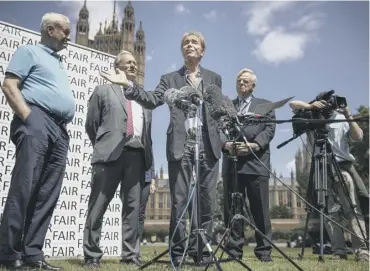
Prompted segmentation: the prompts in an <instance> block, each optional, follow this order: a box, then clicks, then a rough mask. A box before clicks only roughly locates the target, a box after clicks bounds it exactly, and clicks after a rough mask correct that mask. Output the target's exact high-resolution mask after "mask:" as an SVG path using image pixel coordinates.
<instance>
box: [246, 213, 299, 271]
mask: <svg viewBox="0 0 370 271" xmlns="http://www.w3.org/2000/svg"><path fill="white" fill-rule="evenodd" d="M243 219H244V221H246V222H247V223H248V225H249V226H251V227H252V228H253V229H254V230H255V231H256V232H257V233H258V234H259V235H260V236H261V237H262V238H264V239H265V240H266V241H267V242H268V243H269V244H270V245H271V246H273V247H274V248H275V249H276V250H277V251H279V252H280V254H281V255H282V256H283V257H284V258H285V259H287V260H288V261H289V262H290V263H291V264H292V265H294V266H295V267H296V268H297V269H298V270H300V271H303V269H302V268H301V267H300V266H299V265H298V264H296V263H295V262H294V261H293V260H292V259H290V258H289V257H288V255H286V254H285V253H284V252H283V251H282V250H281V249H280V248H279V247H277V246H276V245H275V244H274V243H273V242H272V241H271V240H269V239H268V238H267V237H266V235H264V234H263V233H262V232H261V231H260V230H259V229H258V228H257V227H256V226H255V225H253V223H251V222H250V221H249V220H248V219H247V218H246V217H244V216H243Z"/></svg>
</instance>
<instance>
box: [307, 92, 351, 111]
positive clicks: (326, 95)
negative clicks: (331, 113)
mask: <svg viewBox="0 0 370 271" xmlns="http://www.w3.org/2000/svg"><path fill="white" fill-rule="evenodd" d="M333 94H334V90H330V91H328V92H323V93H320V94H319V95H317V97H316V99H315V100H314V101H312V102H310V104H311V103H313V102H316V101H325V102H327V103H328V104H329V105H330V107H329V108H328V109H327V110H336V109H338V108H345V107H346V106H347V100H346V98H344V97H340V96H338V95H333Z"/></svg>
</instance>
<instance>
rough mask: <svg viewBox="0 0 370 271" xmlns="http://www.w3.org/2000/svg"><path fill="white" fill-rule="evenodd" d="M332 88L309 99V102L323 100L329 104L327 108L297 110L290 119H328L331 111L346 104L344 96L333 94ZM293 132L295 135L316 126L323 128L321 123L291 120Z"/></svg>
mask: <svg viewBox="0 0 370 271" xmlns="http://www.w3.org/2000/svg"><path fill="white" fill-rule="evenodd" d="M333 94H334V90H330V91H327V92H322V93H320V94H319V95H317V97H316V99H315V100H313V101H311V102H310V104H312V103H314V102H316V101H325V102H327V103H328V104H329V107H328V108H325V109H320V110H307V109H305V110H298V111H297V112H296V113H295V115H294V116H293V117H292V119H308V120H310V119H328V118H329V116H330V115H331V114H332V112H333V111H334V110H336V109H339V108H345V107H346V106H347V100H346V98H345V97H340V96H337V95H333ZM292 126H293V132H294V134H295V135H298V134H302V133H304V132H305V131H309V130H314V129H316V128H323V126H324V125H322V124H314V123H310V122H309V121H307V122H305V123H298V122H293V123H292Z"/></svg>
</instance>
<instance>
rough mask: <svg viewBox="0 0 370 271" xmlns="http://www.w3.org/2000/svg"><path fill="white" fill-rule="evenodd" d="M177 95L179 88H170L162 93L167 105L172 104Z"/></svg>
mask: <svg viewBox="0 0 370 271" xmlns="http://www.w3.org/2000/svg"><path fill="white" fill-rule="evenodd" d="M178 95H179V90H177V89H174V88H170V89H168V90H167V91H166V92H165V93H164V101H165V103H166V104H168V105H171V106H172V105H174V104H175V102H176V99H177V96H178Z"/></svg>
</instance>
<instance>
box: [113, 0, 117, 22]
mask: <svg viewBox="0 0 370 271" xmlns="http://www.w3.org/2000/svg"><path fill="white" fill-rule="evenodd" d="M116 4H117V1H116V0H114V4H113V22H116Z"/></svg>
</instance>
